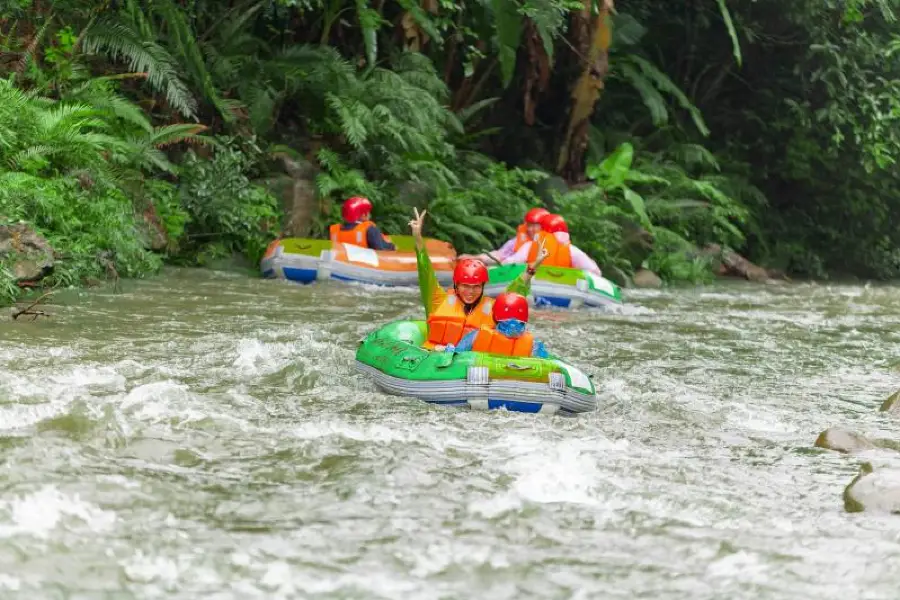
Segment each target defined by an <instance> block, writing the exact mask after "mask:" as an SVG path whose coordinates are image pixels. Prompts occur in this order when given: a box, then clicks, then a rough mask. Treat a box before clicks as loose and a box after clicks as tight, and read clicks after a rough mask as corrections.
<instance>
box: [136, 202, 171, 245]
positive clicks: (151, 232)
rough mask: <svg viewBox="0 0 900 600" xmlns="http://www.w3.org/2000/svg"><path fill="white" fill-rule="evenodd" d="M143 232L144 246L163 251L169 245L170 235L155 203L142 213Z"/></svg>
mask: <svg viewBox="0 0 900 600" xmlns="http://www.w3.org/2000/svg"><path fill="white" fill-rule="evenodd" d="M141 222H142V224H143V227H142V228H141V234H142V236H141V237H143V243H144V247H145V248H147V249H149V250H153V251H154V252H162V251H163V250H165V249H166V248H168V247H169V235H168V234H167V233H166V228H165V227H163V224H162V220H161V219H160V218H159V215H158V214H157V213H156V207H155V206H153V203H150V206H149V207H148V208H147V209H146V210H144V211H143V213H141Z"/></svg>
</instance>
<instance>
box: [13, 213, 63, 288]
mask: <svg viewBox="0 0 900 600" xmlns="http://www.w3.org/2000/svg"><path fill="white" fill-rule="evenodd" d="M53 259H54V252H53V248H52V247H51V246H50V244H49V243H48V242H47V240H46V239H44V236H42V235H40V234H39V233H37V232H35V231H34V230H33V229H31V228H30V227H29V226H28V225H25V224H24V223H17V224H15V225H0V262H3V263H4V264H5V265H6V266H7V268H8V269H9V270H10V271H12V273H13V277H15V280H16V283H18V284H20V285H26V284H28V283H31V282H35V281H39V280H41V279H43V278H44V277H46V276H47V275H49V274H50V273H52V272H53Z"/></svg>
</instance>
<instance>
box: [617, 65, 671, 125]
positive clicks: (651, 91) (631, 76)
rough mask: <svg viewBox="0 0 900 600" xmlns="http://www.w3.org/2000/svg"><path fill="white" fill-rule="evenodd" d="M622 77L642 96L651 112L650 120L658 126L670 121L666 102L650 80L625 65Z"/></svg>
mask: <svg viewBox="0 0 900 600" xmlns="http://www.w3.org/2000/svg"><path fill="white" fill-rule="evenodd" d="M621 70H622V76H623V77H624V78H625V79H627V80H628V82H629V83H631V85H632V86H633V87H634V89H636V90H637V91H638V94H640V95H641V100H643V101H644V106H646V107H647V108H648V109H649V110H650V118H651V119H652V121H653V124H654V125H656V126H660V125H664V124H666V123H667V122H668V121H669V110H668V109H667V108H666V101H665V99H664V98H663V97H662V94H660V93H659V90H657V89H656V87H654V85H653V84H652V83H651V82H650V80H649V79H647V78H646V77H644V76H643V75H642V74H641V73H639V72H638V71H637V69H635V68H634V67H633V66H631V65H629V64H628V63H625V64H623V65H622V66H621Z"/></svg>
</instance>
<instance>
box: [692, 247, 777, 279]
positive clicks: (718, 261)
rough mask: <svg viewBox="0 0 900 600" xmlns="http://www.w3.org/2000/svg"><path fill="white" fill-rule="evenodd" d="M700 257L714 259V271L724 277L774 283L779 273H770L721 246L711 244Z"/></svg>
mask: <svg viewBox="0 0 900 600" xmlns="http://www.w3.org/2000/svg"><path fill="white" fill-rule="evenodd" d="M700 256H705V257H709V258H712V259H713V261H714V264H713V270H714V271H715V272H716V273H717V274H719V275H722V276H727V277H742V278H744V279H747V280H750V281H756V282H763V283H766V282H771V281H774V280H775V279H776V278H777V277H778V275H779V273H777V272H775V271H773V272H771V273H770V272H769V271H768V270H767V269H764V268H762V267H760V266H758V265H755V264H753V263H752V262H750V261H749V260H747V259H746V258H744V257H743V256H741V255H740V254H738V253H737V252H734V251H732V250H725V249H723V248H722V246H720V245H719V244H710V245H708V246H706V247H705V248H703V250H701V251H700Z"/></svg>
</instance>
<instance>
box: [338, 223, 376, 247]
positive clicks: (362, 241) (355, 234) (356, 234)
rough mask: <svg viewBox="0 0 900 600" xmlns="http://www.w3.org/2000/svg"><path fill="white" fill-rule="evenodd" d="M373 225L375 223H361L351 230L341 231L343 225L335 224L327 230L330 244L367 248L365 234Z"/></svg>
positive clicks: (367, 243)
mask: <svg viewBox="0 0 900 600" xmlns="http://www.w3.org/2000/svg"><path fill="white" fill-rule="evenodd" d="M373 225H375V223H373V222H372V221H363V222H361V223H357V224H356V226H355V227H354V228H353V229H347V230H342V229H341V227H342V226H343V225H342V224H341V223H335V224H334V225H332V226H331V227H329V228H328V232H329V234H330V236H331V243H332V244H337V243H341V244H350V245H352V246H361V247H363V248H368V247H369V242H367V241H366V233H367V232H368V231H369V227H372V226H373Z"/></svg>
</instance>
